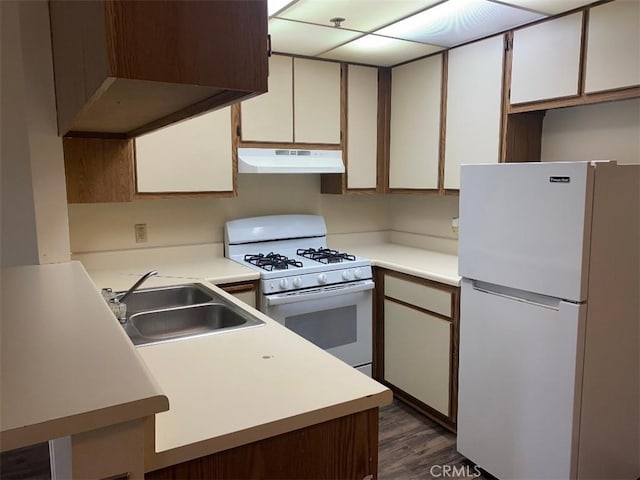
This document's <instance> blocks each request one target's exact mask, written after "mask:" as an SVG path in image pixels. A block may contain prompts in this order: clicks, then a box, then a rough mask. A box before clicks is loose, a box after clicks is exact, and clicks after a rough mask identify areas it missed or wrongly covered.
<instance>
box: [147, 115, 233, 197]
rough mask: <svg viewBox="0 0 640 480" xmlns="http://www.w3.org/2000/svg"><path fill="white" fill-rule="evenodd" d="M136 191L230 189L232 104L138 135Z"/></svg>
mask: <svg viewBox="0 0 640 480" xmlns="http://www.w3.org/2000/svg"><path fill="white" fill-rule="evenodd" d="M136 177H137V181H138V185H137V191H138V192H141V193H166V192H231V191H233V161H232V154H231V111H230V107H227V108H223V109H221V110H217V111H214V112H211V113H207V114H204V115H201V116H199V117H196V118H192V119H190V120H185V121H184V122H180V123H177V124H174V125H170V126H168V127H165V128H163V129H161V130H156V131H154V132H152V133H148V134H146V135H143V136H140V137H138V138H136Z"/></svg>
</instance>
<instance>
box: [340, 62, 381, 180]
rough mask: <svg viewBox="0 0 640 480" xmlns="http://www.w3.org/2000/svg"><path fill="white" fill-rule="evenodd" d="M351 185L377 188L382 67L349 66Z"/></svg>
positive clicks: (348, 128) (349, 158)
mask: <svg viewBox="0 0 640 480" xmlns="http://www.w3.org/2000/svg"><path fill="white" fill-rule="evenodd" d="M347 78H348V89H347V122H348V125H347V132H348V133H347V188H376V181H377V158H376V157H377V151H378V69H377V68H371V67H359V66H356V65H349V70H348V77H347Z"/></svg>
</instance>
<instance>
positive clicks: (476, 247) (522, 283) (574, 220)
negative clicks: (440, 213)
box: [459, 162, 594, 301]
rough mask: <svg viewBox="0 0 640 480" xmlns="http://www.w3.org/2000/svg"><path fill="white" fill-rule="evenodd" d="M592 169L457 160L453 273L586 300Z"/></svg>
mask: <svg viewBox="0 0 640 480" xmlns="http://www.w3.org/2000/svg"><path fill="white" fill-rule="evenodd" d="M593 173H594V172H593V167H592V166H591V165H590V164H589V163H587V162H564V163H562V162H559V163H530V164H522V163H521V164H498V165H463V166H462V168H461V187H460V241H459V272H460V275H461V276H463V277H467V278H472V279H476V280H482V281H485V282H489V283H494V284H497V285H504V286H509V287H513V288H517V289H520V290H525V291H530V292H536V293H540V294H543V295H549V296H552V297H558V298H564V299H568V300H573V301H584V300H586V296H587V281H586V272H587V271H588V254H589V235H588V233H589V231H590V228H591V224H590V222H591V199H592V186H593Z"/></svg>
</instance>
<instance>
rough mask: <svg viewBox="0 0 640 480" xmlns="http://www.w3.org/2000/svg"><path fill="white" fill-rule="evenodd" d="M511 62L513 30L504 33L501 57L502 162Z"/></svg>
mask: <svg viewBox="0 0 640 480" xmlns="http://www.w3.org/2000/svg"><path fill="white" fill-rule="evenodd" d="M512 62H513V31H511V32H507V33H505V35H504V57H503V58H502V105H501V107H500V111H501V115H502V116H501V121H500V150H499V151H500V158H499V160H498V161H499V162H500V163H504V162H505V161H506V158H507V119H508V116H509V98H510V97H511V63H512Z"/></svg>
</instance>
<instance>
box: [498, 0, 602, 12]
mask: <svg viewBox="0 0 640 480" xmlns="http://www.w3.org/2000/svg"><path fill="white" fill-rule="evenodd" d="M593 1H594V0H500V3H506V4H509V5H513V6H514V7H520V8H526V9H528V10H532V11H535V12H540V13H545V14H547V15H557V14H558V13H563V12H568V11H569V10H573V9H574V8H580V7H584V6H585V5H589V4H590V3H593Z"/></svg>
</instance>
